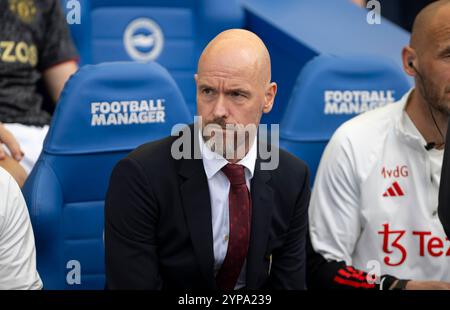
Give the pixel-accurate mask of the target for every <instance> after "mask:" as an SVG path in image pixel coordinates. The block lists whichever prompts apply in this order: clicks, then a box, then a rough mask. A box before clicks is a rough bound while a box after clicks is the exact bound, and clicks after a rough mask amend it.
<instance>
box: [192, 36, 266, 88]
mask: <svg viewBox="0 0 450 310" xmlns="http://www.w3.org/2000/svg"><path fill="white" fill-rule="evenodd" d="M233 66H235V67H237V68H239V67H241V68H243V69H246V68H248V69H249V70H251V71H252V72H253V74H254V77H255V78H257V79H259V80H260V81H261V82H263V83H264V84H267V83H269V82H270V78H271V77H270V75H271V69H270V56H269V52H268V50H267V48H266V46H265V45H264V42H263V41H262V40H261V39H260V38H259V37H258V36H257V35H256V34H254V33H253V32H250V31H247V30H243V29H230V30H226V31H223V32H221V33H220V34H218V35H217V36H216V37H215V38H214V39H213V40H212V41H211V42H209V44H208V45H207V46H206V48H205V49H204V50H203V53H202V54H201V56H200V59H199V62H198V68H197V73H198V74H202V73H203V72H204V71H205V70H209V69H211V68H213V69H221V68H224V69H225V70H226V68H231V67H233Z"/></svg>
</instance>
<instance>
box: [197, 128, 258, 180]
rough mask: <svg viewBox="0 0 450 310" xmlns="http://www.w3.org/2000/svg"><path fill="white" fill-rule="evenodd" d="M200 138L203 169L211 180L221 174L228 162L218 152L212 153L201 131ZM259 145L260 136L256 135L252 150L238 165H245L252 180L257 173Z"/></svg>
mask: <svg viewBox="0 0 450 310" xmlns="http://www.w3.org/2000/svg"><path fill="white" fill-rule="evenodd" d="M198 136H199V146H200V152H201V154H202V161H203V167H204V168H205V173H206V176H207V178H208V179H211V178H212V177H213V176H214V175H216V173H217V172H219V171H220V170H221V169H222V168H223V167H224V166H225V165H226V164H228V163H229V162H228V160H226V159H225V158H223V156H221V155H219V154H217V153H216V152H213V151H211V149H210V148H209V147H207V146H206V144H205V141H204V140H203V137H202V134H201V129H200V130H199V131H198ZM257 144H258V135H256V137H255V140H254V141H253V144H252V146H251V147H250V150H249V151H248V153H247V154H246V155H245V157H244V158H242V159H241V160H240V161H238V162H237V163H236V164H239V165H243V166H244V167H245V168H246V170H247V171H248V172H249V173H250V179H251V178H252V177H253V173H254V171H255V163H256V153H257V148H256V146H257Z"/></svg>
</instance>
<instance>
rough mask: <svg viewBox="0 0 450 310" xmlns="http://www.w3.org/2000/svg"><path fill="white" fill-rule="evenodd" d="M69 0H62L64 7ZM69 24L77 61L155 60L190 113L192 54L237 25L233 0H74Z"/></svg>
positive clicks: (192, 104) (194, 60)
mask: <svg viewBox="0 0 450 310" xmlns="http://www.w3.org/2000/svg"><path fill="white" fill-rule="evenodd" d="M69 1H70V0H63V4H64V5H65V7H66V10H67V4H68V2H69ZM79 2H80V3H81V12H82V14H83V16H82V18H81V19H82V22H81V23H80V24H78V25H77V24H73V25H71V30H72V34H73V37H74V40H75V42H76V45H77V47H78V48H79V49H80V54H81V61H82V63H92V64H96V63H100V62H105V61H122V60H136V61H144V62H145V61H149V60H155V61H157V62H159V63H160V64H162V65H163V66H165V67H166V68H167V69H168V70H169V72H170V73H171V74H172V76H173V77H174V79H175V80H176V81H177V83H178V85H179V87H180V89H181V91H182V93H183V95H184V97H185V99H186V102H187V103H188V106H189V108H190V111H191V113H192V114H194V113H195V111H196V106H195V83H194V79H193V75H194V73H195V71H196V66H197V60H198V57H199V55H200V53H201V51H202V50H203V48H204V47H205V45H206V43H207V42H208V41H209V40H211V39H212V38H213V37H214V36H215V35H217V34H218V33H219V32H220V31H222V30H225V29H228V28H241V27H242V25H243V11H242V9H241V7H240V6H239V5H238V1H237V0H228V1H223V0H79Z"/></svg>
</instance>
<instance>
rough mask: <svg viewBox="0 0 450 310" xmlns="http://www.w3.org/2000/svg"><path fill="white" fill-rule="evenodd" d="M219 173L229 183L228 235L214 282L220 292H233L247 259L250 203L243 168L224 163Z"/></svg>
mask: <svg viewBox="0 0 450 310" xmlns="http://www.w3.org/2000/svg"><path fill="white" fill-rule="evenodd" d="M222 171H223V173H225V175H226V176H227V178H228V180H229V181H230V193H229V194H228V201H229V202H228V211H229V214H230V235H229V239H228V249H227V255H226V256H225V259H224V261H223V264H222V267H221V268H220V270H219V272H218V274H217V276H216V282H217V286H218V287H219V288H220V289H222V290H232V289H234V287H235V285H236V282H237V279H238V277H239V274H240V273H241V269H242V266H243V265H244V262H245V259H246V258H247V251H248V244H249V241H250V219H251V205H252V204H251V200H250V192H249V190H248V188H247V184H246V183H245V172H244V166H242V165H236V164H227V165H226V166H225V167H223V168H222Z"/></svg>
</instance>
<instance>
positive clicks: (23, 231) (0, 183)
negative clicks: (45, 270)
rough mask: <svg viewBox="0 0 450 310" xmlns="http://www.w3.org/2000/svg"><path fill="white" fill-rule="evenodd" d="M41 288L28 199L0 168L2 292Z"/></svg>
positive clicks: (0, 274) (0, 273) (0, 282)
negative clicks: (26, 201) (27, 203)
mask: <svg viewBox="0 0 450 310" xmlns="http://www.w3.org/2000/svg"><path fill="white" fill-rule="evenodd" d="M41 288H42V281H41V279H40V277H39V274H38V272H37V270H36V250H35V247H34V235H33V229H32V227H31V222H30V217H29V215H28V210H27V206H26V204H25V200H24V199H23V196H22V192H21V191H20V188H19V186H18V185H17V183H16V182H15V181H14V180H13V178H12V177H11V176H10V175H9V174H8V173H7V172H6V171H5V170H3V169H2V168H1V167H0V290H12V289H14V290H28V289H41Z"/></svg>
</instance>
